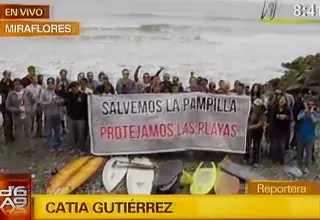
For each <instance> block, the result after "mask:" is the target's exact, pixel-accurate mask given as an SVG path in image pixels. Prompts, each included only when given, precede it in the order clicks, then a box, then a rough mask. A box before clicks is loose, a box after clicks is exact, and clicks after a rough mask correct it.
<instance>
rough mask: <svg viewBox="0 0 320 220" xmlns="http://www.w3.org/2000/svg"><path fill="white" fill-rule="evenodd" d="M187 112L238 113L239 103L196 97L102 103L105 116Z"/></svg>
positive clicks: (218, 98) (225, 99) (224, 98)
mask: <svg viewBox="0 0 320 220" xmlns="http://www.w3.org/2000/svg"><path fill="white" fill-rule="evenodd" d="M187 111H206V112H208V111H211V112H225V113H237V101H236V100H235V99H233V98H231V97H230V98H228V97H206V96H196V97H190V98H183V99H175V98H172V99H156V100H125V101H109V102H102V114H103V115H136V114H156V113H165V112H187Z"/></svg>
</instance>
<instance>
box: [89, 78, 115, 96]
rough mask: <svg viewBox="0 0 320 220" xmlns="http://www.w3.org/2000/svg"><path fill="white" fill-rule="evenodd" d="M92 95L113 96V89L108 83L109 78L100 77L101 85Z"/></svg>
mask: <svg viewBox="0 0 320 220" xmlns="http://www.w3.org/2000/svg"><path fill="white" fill-rule="evenodd" d="M94 94H97V95H107V94H113V95H114V94H115V91H114V87H113V86H112V84H111V83H110V81H109V77H108V76H107V75H104V76H102V84H101V85H99V86H98V87H97V88H96V90H95V91H94Z"/></svg>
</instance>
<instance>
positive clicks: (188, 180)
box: [180, 170, 193, 186]
mask: <svg viewBox="0 0 320 220" xmlns="http://www.w3.org/2000/svg"><path fill="white" fill-rule="evenodd" d="M192 182H193V179H192V175H191V174H190V173H188V172H187V171H185V170H183V171H182V176H181V181H180V185H181V186H190V185H191V184H192Z"/></svg>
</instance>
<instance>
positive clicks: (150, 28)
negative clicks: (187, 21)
mask: <svg viewBox="0 0 320 220" xmlns="http://www.w3.org/2000/svg"><path fill="white" fill-rule="evenodd" d="M192 28H193V27H192V26H189V25H171V24H143V25H140V26H137V27H121V26H119V27H92V26H87V27H82V31H84V32H85V31H141V32H149V33H159V32H172V31H184V30H187V29H192Z"/></svg>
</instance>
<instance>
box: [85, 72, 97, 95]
mask: <svg viewBox="0 0 320 220" xmlns="http://www.w3.org/2000/svg"><path fill="white" fill-rule="evenodd" d="M87 81H88V88H89V89H91V90H92V91H94V90H95V89H96V88H97V86H98V85H99V82H98V81H97V80H95V79H94V74H93V72H88V73H87Z"/></svg>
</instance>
